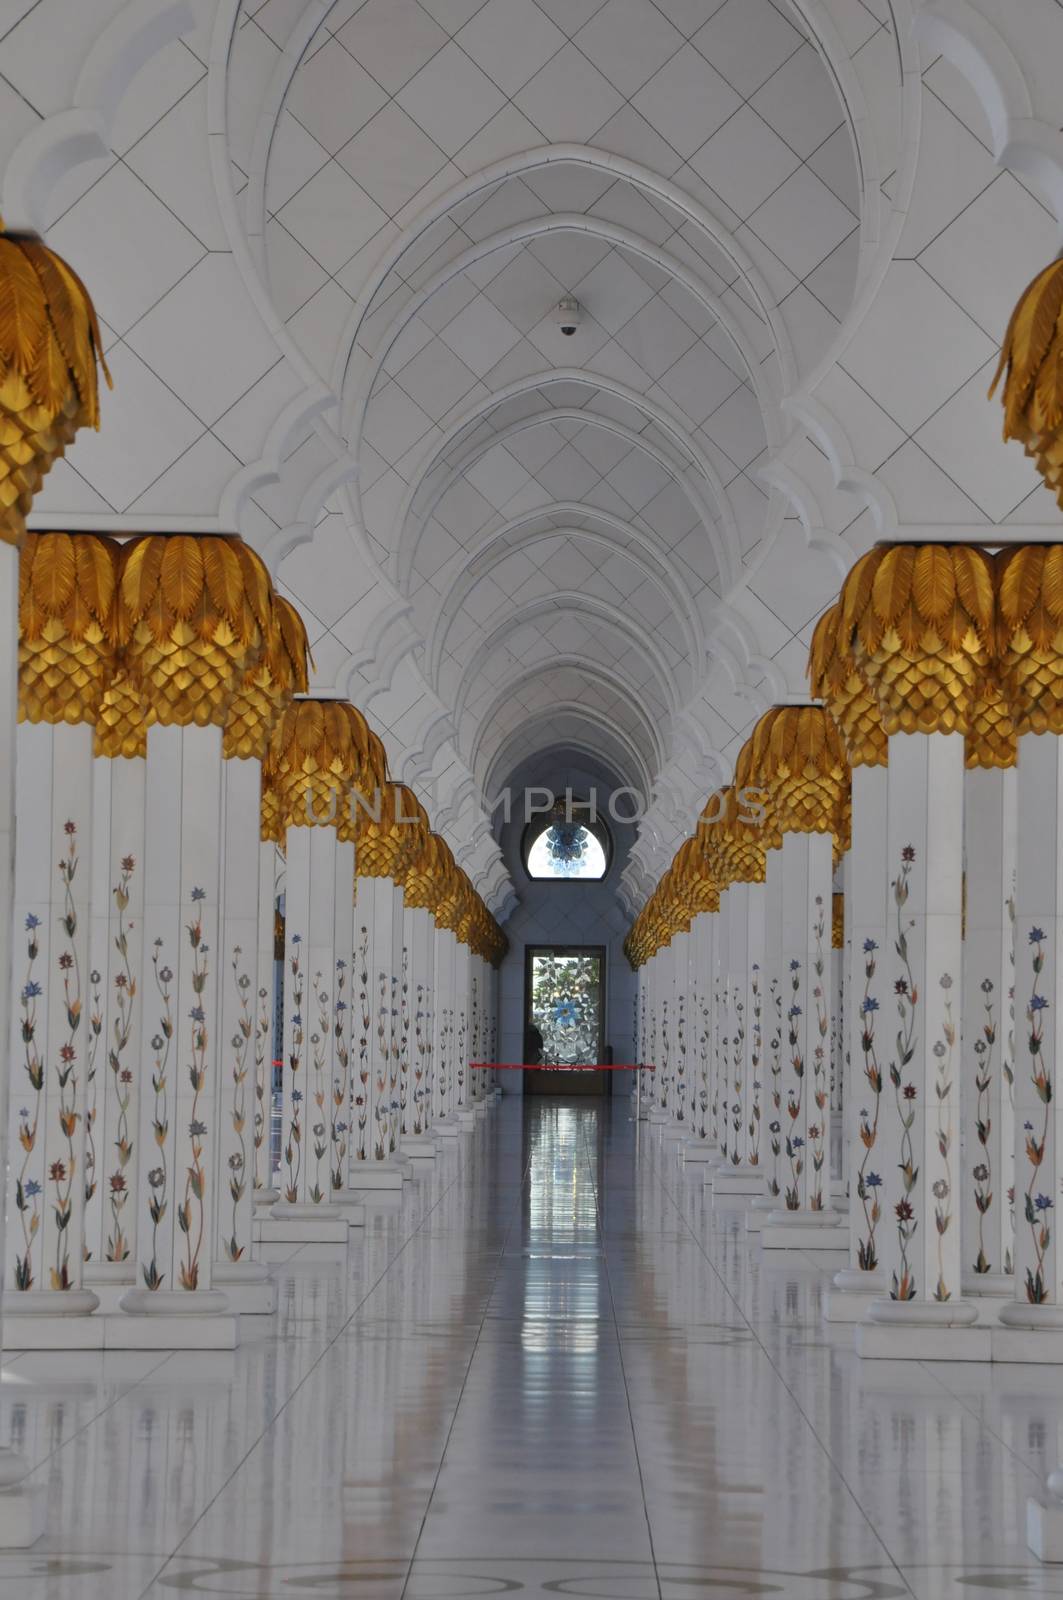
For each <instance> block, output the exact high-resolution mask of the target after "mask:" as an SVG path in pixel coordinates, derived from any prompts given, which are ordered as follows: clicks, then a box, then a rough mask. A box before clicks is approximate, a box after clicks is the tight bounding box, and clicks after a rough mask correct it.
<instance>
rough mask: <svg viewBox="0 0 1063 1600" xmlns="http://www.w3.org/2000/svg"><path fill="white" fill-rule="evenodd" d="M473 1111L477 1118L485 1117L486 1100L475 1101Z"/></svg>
mask: <svg viewBox="0 0 1063 1600" xmlns="http://www.w3.org/2000/svg"><path fill="white" fill-rule="evenodd" d="M473 1110H474V1111H475V1112H476V1115H477V1116H478V1117H486V1115H487V1101H486V1100H477V1101H476V1103H475V1105H474V1106H473Z"/></svg>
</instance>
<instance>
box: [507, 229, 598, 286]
mask: <svg viewBox="0 0 1063 1600" xmlns="http://www.w3.org/2000/svg"><path fill="white" fill-rule="evenodd" d="M611 248H612V247H611V246H610V245H609V244H608V243H606V241H605V240H604V239H595V238H594V237H593V236H592V235H591V234H589V233H560V232H558V233H546V234H541V235H540V236H539V238H537V239H533V240H532V241H531V243H530V244H529V245H528V249H529V250H530V251H531V253H532V255H533V256H534V257H535V259H536V261H539V262H541V263H542V265H543V266H544V267H545V268H546V270H547V271H548V272H550V273H551V274H552V275H553V276H554V277H555V278H556V279H557V281H558V283H560V284H561V285H562V286H563V287H564V288H565V289H567V290H569V291H572V290H575V288H576V286H577V284H579V283H580V282H581V281H582V279H584V278H585V277H586V275H587V273H588V272H590V271H591V269H592V268H593V267H595V266H597V265H598V263H599V261H602V260H604V258H605V257H606V256H607V255H608V254H609V251H610V249H611Z"/></svg>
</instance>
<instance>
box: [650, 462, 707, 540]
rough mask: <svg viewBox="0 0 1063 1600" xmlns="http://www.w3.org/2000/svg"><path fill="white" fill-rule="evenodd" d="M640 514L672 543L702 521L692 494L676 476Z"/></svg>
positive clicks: (656, 531) (655, 530)
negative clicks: (689, 493)
mask: <svg viewBox="0 0 1063 1600" xmlns="http://www.w3.org/2000/svg"><path fill="white" fill-rule="evenodd" d="M639 515H640V516H641V517H642V520H643V521H644V522H646V523H648V524H649V526H650V527H651V528H652V529H653V530H654V532H655V533H658V534H660V536H661V537H662V538H663V539H664V540H665V541H666V543H668V544H670V545H674V544H676V543H678V541H679V540H680V539H682V538H684V537H685V536H686V534H688V533H689V532H690V530H691V528H693V527H694V525H695V524H696V523H697V524H700V523H701V517H700V515H699V513H698V512H697V510H696V509H695V507H694V505H693V503H692V502H691V499H690V496H689V495H688V494H687V492H686V490H685V489H684V488H683V486H682V485H681V484H680V483H678V482H677V481H676V479H674V478H672V479H671V480H670V481H669V482H668V483H666V484H665V486H664V488H663V489H661V490H660V492H659V493H658V494H655V495H654V497H653V499H652V500H650V501H648V502H647V503H646V505H644V506H643V508H642V510H641V512H640V513H639Z"/></svg>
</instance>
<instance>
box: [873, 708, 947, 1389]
mask: <svg viewBox="0 0 1063 1600" xmlns="http://www.w3.org/2000/svg"><path fill="white" fill-rule="evenodd" d="M963 791H964V739H963V735H962V734H959V733H950V734H944V733H931V734H922V733H896V734H893V735H892V736H891V737H890V740H889V766H888V777H887V802H886V805H887V827H886V837H887V874H888V879H889V901H888V916H887V927H888V935H887V939H888V954H887V959H886V962H885V990H886V992H887V993H888V994H890V995H892V996H893V1004H894V1006H895V1008H896V1014H897V1018H898V1021H897V1025H896V1028H895V1030H894V1038H893V1039H892V1040H890V1041H889V1043H888V1044H887V1045H886V1067H885V1078H886V1082H887V1085H888V1087H887V1091H886V1096H885V1103H884V1105H883V1108H882V1117H881V1120H880V1124H879V1127H880V1135H882V1134H884V1137H883V1159H884V1162H885V1163H886V1164H887V1168H888V1170H889V1172H890V1173H891V1175H892V1174H896V1177H895V1179H893V1181H892V1182H891V1184H890V1190H889V1196H888V1203H887V1208H886V1209H885V1214H884V1216H883V1219H882V1226H880V1228H879V1231H878V1242H879V1254H880V1260H881V1263H882V1272H883V1276H884V1278H885V1284H886V1295H887V1296H888V1298H882V1299H877V1300H874V1301H872V1303H871V1305H870V1307H869V1310H868V1313H867V1315H868V1318H869V1321H867V1322H864V1323H862V1324H861V1325H860V1328H859V1331H858V1334H857V1349H858V1351H859V1352H860V1353H861V1354H867V1355H871V1354H875V1353H882V1354H887V1355H890V1356H895V1357H899V1358H903V1357H905V1356H911V1357H913V1358H916V1359H918V1357H919V1355H920V1354H923V1355H925V1354H926V1352H927V1351H929V1350H933V1349H935V1348H940V1350H941V1351H942V1353H945V1352H946V1351H950V1350H951V1351H954V1350H957V1349H958V1348H960V1346H959V1344H958V1343H957V1341H959V1340H961V1339H962V1338H963V1334H962V1329H963V1328H964V1327H965V1326H968V1325H969V1324H970V1323H972V1322H974V1320H975V1318H976V1317H977V1309H976V1307H975V1306H973V1305H971V1304H970V1302H968V1301H965V1300H964V1299H963V1298H962V1295H961V1251H960V1222H959V1208H960V1182H959V1179H960V1170H959V1163H960V1072H961V1059H960V1047H959V1035H960V1021H961V1018H960V1010H961V1005H962V996H963V942H962V897H963ZM943 1329H947V1330H949V1331H948V1332H946V1333H944V1334H943V1333H942V1330H943Z"/></svg>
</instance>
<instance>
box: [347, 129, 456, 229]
mask: <svg viewBox="0 0 1063 1600" xmlns="http://www.w3.org/2000/svg"><path fill="white" fill-rule="evenodd" d="M336 159H337V161H338V162H339V163H340V166H341V167H343V169H344V171H345V172H348V173H349V174H350V176H351V177H352V178H353V179H354V181H355V182H356V183H358V184H360V185H361V187H362V188H363V189H364V190H365V192H366V194H368V195H370V196H371V197H372V199H374V200H375V201H376V203H377V205H378V206H380V207H381V209H382V210H384V211H386V212H387V214H388V216H389V217H393V216H395V215H396V213H397V212H399V211H401V210H402V208H403V206H404V205H406V203H407V201H409V200H412V199H413V197H414V195H415V194H418V193H419V192H420V191H421V190H422V189H423V188H424V186H425V184H426V183H427V182H428V180H429V179H430V178H432V177H434V176H435V174H436V173H437V172H438V171H439V170H440V168H441V167H443V166H445V165H446V158H445V156H444V155H443V152H442V151H441V150H440V149H439V147H438V145H436V144H434V143H433V142H432V140H431V139H429V137H428V135H427V134H425V133H422V132H421V130H420V128H419V127H418V126H417V124H416V123H415V122H412V121H411V120H410V118H409V117H408V116H407V115H406V113H405V111H403V110H402V108H401V107H400V106H397V105H396V104H395V102H394V101H392V102H391V103H390V104H389V105H386V106H385V107H384V109H383V110H382V111H379V112H378V113H377V115H376V116H375V117H374V118H373V119H372V121H371V122H369V123H367V124H366V126H365V127H364V128H363V129H362V130H361V132H360V133H358V134H356V135H355V137H354V138H353V139H352V140H351V141H350V143H349V144H346V145H344V146H343V148H342V149H341V150H340V151H339V154H338V155H337V157H336Z"/></svg>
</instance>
